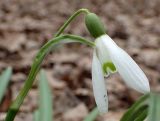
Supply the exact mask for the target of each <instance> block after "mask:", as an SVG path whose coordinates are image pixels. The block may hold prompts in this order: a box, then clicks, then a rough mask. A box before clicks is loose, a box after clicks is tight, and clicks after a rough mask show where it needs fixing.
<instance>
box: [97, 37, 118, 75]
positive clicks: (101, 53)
mask: <svg viewBox="0 0 160 121" xmlns="http://www.w3.org/2000/svg"><path fill="white" fill-rule="evenodd" d="M102 40H103V36H100V37H98V38H97V39H96V40H95V44H96V52H97V56H98V59H99V61H100V62H101V65H102V68H103V72H104V75H105V76H108V75H110V74H111V73H115V72H116V70H112V69H113V68H110V67H109V66H108V67H106V65H111V64H113V63H112V61H111V59H110V57H109V53H108V50H107V49H106V47H105V45H104V43H103V41H102ZM113 66H114V65H113ZM113 66H112V67H113Z"/></svg>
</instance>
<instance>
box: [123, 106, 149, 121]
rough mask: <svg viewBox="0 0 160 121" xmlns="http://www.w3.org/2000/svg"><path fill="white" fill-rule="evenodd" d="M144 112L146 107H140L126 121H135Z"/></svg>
mask: <svg viewBox="0 0 160 121" xmlns="http://www.w3.org/2000/svg"><path fill="white" fill-rule="evenodd" d="M145 110H146V111H148V105H142V106H140V107H138V109H136V110H135V111H134V112H133V113H132V115H130V117H129V118H128V119H127V120H126V121H135V120H136V119H137V118H138V117H141V115H142V113H143V112H144V111H145ZM142 121H143V120H142Z"/></svg>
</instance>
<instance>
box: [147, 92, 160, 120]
mask: <svg viewBox="0 0 160 121" xmlns="http://www.w3.org/2000/svg"><path fill="white" fill-rule="evenodd" d="M148 119H149V120H148V121H160V95H158V94H151V97H150V102H149V114H148Z"/></svg>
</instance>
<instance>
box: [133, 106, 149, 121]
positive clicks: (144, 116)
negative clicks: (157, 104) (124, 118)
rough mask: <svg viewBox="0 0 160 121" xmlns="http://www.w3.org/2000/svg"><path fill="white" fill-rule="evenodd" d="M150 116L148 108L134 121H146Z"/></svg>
mask: <svg viewBox="0 0 160 121" xmlns="http://www.w3.org/2000/svg"><path fill="white" fill-rule="evenodd" d="M147 114H148V108H146V109H145V110H144V111H142V112H141V113H140V115H139V116H138V117H137V118H136V119H135V120H134V121H144V120H145V119H146V117H147Z"/></svg>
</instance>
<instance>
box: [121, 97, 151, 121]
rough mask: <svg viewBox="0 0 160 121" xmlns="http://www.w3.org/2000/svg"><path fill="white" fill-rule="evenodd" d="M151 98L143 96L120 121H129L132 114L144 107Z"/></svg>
mask: <svg viewBox="0 0 160 121" xmlns="http://www.w3.org/2000/svg"><path fill="white" fill-rule="evenodd" d="M148 98H149V94H146V95H143V96H142V97H140V98H139V99H138V100H137V101H136V102H135V103H134V104H133V105H132V106H131V107H130V108H129V109H128V110H127V112H126V113H125V114H124V115H123V116H122V118H121V119H120V121H129V120H128V119H130V117H131V116H132V114H133V113H134V112H135V111H136V110H137V109H138V108H139V107H141V106H142V105H144V104H145V103H147V99H148Z"/></svg>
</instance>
